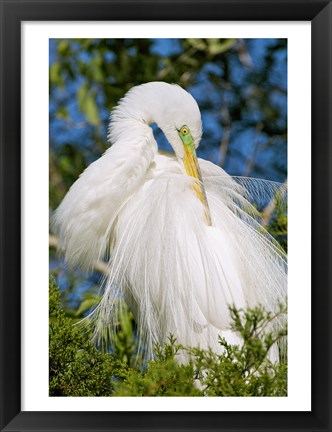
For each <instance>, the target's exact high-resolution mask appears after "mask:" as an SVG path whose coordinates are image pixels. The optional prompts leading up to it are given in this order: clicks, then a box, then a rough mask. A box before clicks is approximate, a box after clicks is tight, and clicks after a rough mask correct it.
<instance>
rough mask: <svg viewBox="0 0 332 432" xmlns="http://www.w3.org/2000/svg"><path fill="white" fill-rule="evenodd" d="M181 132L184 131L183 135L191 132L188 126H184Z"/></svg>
mask: <svg viewBox="0 0 332 432" xmlns="http://www.w3.org/2000/svg"><path fill="white" fill-rule="evenodd" d="M181 133H182V135H187V134H188V133H189V131H188V129H187V128H186V127H183V128H182V129H181Z"/></svg>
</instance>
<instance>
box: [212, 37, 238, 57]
mask: <svg viewBox="0 0 332 432" xmlns="http://www.w3.org/2000/svg"><path fill="white" fill-rule="evenodd" d="M234 43H235V39H208V50H209V53H210V54H211V55H217V54H221V53H223V52H225V51H228V50H229V49H230V48H232V46H233V45H234Z"/></svg>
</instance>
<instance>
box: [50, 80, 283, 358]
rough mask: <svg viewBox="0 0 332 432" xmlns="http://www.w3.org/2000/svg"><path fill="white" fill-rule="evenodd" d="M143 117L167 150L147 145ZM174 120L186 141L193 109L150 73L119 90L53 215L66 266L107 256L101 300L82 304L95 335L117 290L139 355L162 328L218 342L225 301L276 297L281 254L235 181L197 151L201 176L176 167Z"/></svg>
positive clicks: (194, 125) (181, 157) (195, 138)
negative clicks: (105, 140)
mask: <svg viewBox="0 0 332 432" xmlns="http://www.w3.org/2000/svg"><path fill="white" fill-rule="evenodd" d="M151 123H157V124H158V126H159V127H160V128H161V129H162V130H163V132H164V133H165V135H166V137H167V139H168V141H169V143H170V144H171V145H172V147H173V149H174V152H175V156H167V155H163V154H159V153H158V147H157V143H156V141H155V140H154V137H153V132H152V129H151V127H150V126H149V125H150V124H151ZM184 126H185V128H186V129H188V130H189V135H188V136H190V139H192V142H193V145H194V147H195V148H196V147H197V146H198V145H199V141H200V139H201V134H202V123H201V116H200V112H199V108H198V106H197V103H196V101H195V100H194V99H193V98H192V96H191V95H190V94H189V93H187V92H186V91H185V90H183V89H182V88H180V87H179V86H177V85H170V84H166V83H161V82H153V83H148V84H144V85H141V86H138V87H134V88H133V89H131V90H130V91H129V92H128V93H127V95H126V96H125V97H124V98H123V99H122V100H121V101H120V103H119V105H118V106H117V108H116V109H115V110H114V111H113V113H112V120H111V124H110V130H109V139H110V141H111V143H112V146H111V147H110V148H109V149H108V150H107V151H106V153H105V154H104V155H103V156H102V157H101V158H100V159H98V160H97V161H96V162H94V163H92V164H91V165H90V166H89V167H88V168H87V169H86V170H85V171H84V172H83V173H82V174H81V176H80V177H79V179H78V180H77V181H76V182H75V183H74V184H73V186H72V187H71V189H70V190H69V192H68V194H67V195H66V197H65V198H64V200H63V202H62V203H61V205H60V206H59V208H58V209H57V211H56V213H55V216H54V223H55V226H56V228H57V231H58V234H59V244H60V248H61V249H62V250H63V251H64V253H65V258H66V260H67V262H68V263H69V264H71V265H79V266H81V267H82V268H84V269H86V270H89V269H92V267H93V263H94V262H95V261H98V260H101V259H105V258H106V259H107V263H108V273H107V275H106V277H105V279H104V283H103V297H102V300H101V302H100V304H99V305H98V307H97V308H96V310H95V311H94V312H93V313H92V317H93V319H94V321H95V336H96V337H97V338H98V335H100V334H101V333H100V332H101V331H102V332H104V331H105V328H109V329H111V328H112V325H114V323H116V322H117V317H118V315H117V314H118V310H117V305H118V301H117V299H118V297H119V295H121V296H123V297H124V299H125V300H126V302H127V303H128V304H129V306H130V308H131V309H132V312H133V313H134V316H135V318H136V321H137V324H138V327H139V330H140V336H141V338H140V340H141V343H142V346H143V347H144V349H145V350H147V351H148V352H149V353H151V352H152V351H153V345H154V343H156V342H163V341H165V340H166V338H167V336H168V335H169V334H170V333H172V334H173V335H174V336H175V337H176V338H177V341H178V342H179V343H181V344H184V345H187V346H188V345H189V346H201V347H202V348H207V347H211V348H212V349H214V350H219V349H220V347H219V345H218V336H217V335H218V334H222V335H224V336H226V337H227V338H228V339H229V340H231V341H232V340H236V336H235V335H234V337H233V335H231V333H230V332H229V331H228V330H227V329H228V328H229V324H230V315H229V311H228V305H229V304H234V305H235V306H237V307H238V308H242V307H248V306H251V307H252V306H255V305H258V304H262V305H263V306H264V307H265V308H266V309H268V310H271V311H275V310H276V308H277V304H278V301H279V300H281V301H284V300H285V297H286V289H287V265H286V256H285V253H284V252H283V251H282V249H281V248H280V246H279V245H278V244H277V242H276V241H275V240H274V239H273V238H272V237H271V236H270V235H269V234H268V233H267V232H266V231H265V230H264V229H263V228H262V226H261V225H260V223H259V222H260V215H259V213H258V212H257V211H256V210H255V208H254V207H253V206H252V205H251V204H250V203H249V201H248V200H247V198H246V196H247V195H246V190H245V188H244V187H243V186H241V185H240V184H239V183H238V182H236V181H235V180H234V179H232V178H231V177H230V176H229V175H228V174H226V173H225V171H223V170H222V169H221V168H219V167H218V166H216V165H214V164H212V163H210V162H208V161H205V160H203V159H199V166H200V171H201V173H199V175H200V176H201V177H199V176H198V177H197V178H193V177H192V176H191V175H187V174H188V170H187V166H188V165H186V163H185V158H186V150H185V149H186V146H185V139H184V138H183V137H182V138H181V133H182V131H183V133H184V134H188V132H187V131H186V130H184V129H183V127H184ZM181 128H182V129H181ZM190 151H191V152H192V154H194V153H195V151H194V149H193V148H192V149H191V150H190ZM190 154H191V153H190ZM198 171H199V169H198ZM200 179H202V181H203V184H204V186H205V190H204V188H203V185H202V183H201V182H200ZM262 184H263V183H262ZM267 184H268V183H267ZM198 187H201V189H199V188H198ZM263 187H264V186H263ZM268 187H270V186H268ZM205 193H206V199H207V203H206V201H204V199H203V195H204V194H205ZM208 213H209V216H210V218H211V221H212V224H211V225H210V224H209V219H208V218H207V214H208Z"/></svg>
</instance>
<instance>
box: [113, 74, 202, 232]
mask: <svg viewBox="0 0 332 432" xmlns="http://www.w3.org/2000/svg"><path fill="white" fill-rule="evenodd" d="M124 119H125V120H128V121H131V120H136V121H137V120H138V121H140V122H143V123H145V124H148V125H150V124H152V123H156V124H157V125H158V126H159V128H160V129H161V130H162V131H163V132H164V134H165V136H166V138H167V140H168V142H169V143H170V145H171V146H172V147H173V149H174V152H175V154H176V156H177V158H178V160H179V162H180V164H181V165H182V166H183V168H184V170H185V172H186V174H187V175H189V176H191V177H193V178H194V179H196V183H195V185H194V186H193V189H194V190H195V192H196V194H197V196H198V198H199V199H200V200H201V201H202V203H203V204H204V206H205V208H206V215H207V217H206V219H207V222H208V223H209V224H211V217H210V213H209V209H208V204H207V199H206V195H205V190H204V185H203V180H202V175H201V171H200V168H199V164H198V161H197V157H196V148H197V147H198V145H199V142H200V140H201V136H202V119H201V113H200V111H199V108H198V105H197V102H196V100H195V99H194V98H193V97H192V96H191V94H190V93H188V92H187V91H186V90H184V89H183V88H181V87H180V86H178V85H176V84H168V83H164V82H150V83H147V84H142V85H140V86H136V87H133V88H132V89H131V90H130V91H129V92H128V93H127V94H126V95H125V97H124V98H123V99H122V100H121V101H120V103H119V105H118V107H117V108H116V110H115V112H114V114H113V127H112V130H111V133H110V138H111V139H112V136H113V137H114V138H115V139H116V135H117V133H116V130H117V129H116V123H117V120H124ZM120 123H121V122H120ZM111 126H112V123H111Z"/></svg>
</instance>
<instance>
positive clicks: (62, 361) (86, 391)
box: [49, 279, 121, 396]
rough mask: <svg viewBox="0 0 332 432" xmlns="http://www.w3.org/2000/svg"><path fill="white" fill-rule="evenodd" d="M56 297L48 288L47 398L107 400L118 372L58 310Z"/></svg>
mask: <svg viewBox="0 0 332 432" xmlns="http://www.w3.org/2000/svg"><path fill="white" fill-rule="evenodd" d="M59 299H60V293H59V290H58V289H57V287H56V285H55V283H54V280H53V279H51V280H50V285H49V394H50V396H107V395H108V394H109V393H110V392H112V388H113V387H112V382H111V381H112V377H113V376H115V375H117V373H118V372H119V370H121V365H119V362H117V361H116V360H115V359H114V358H113V357H111V356H109V355H107V354H102V353H100V352H98V351H97V350H96V349H95V348H94V346H93V345H92V344H91V342H89V341H88V340H87V339H86V337H85V336H84V334H82V331H81V330H80V329H79V328H77V327H75V326H73V322H72V321H71V320H70V319H69V318H68V317H66V316H65V313H64V312H63V310H62V309H60V307H59Z"/></svg>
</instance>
